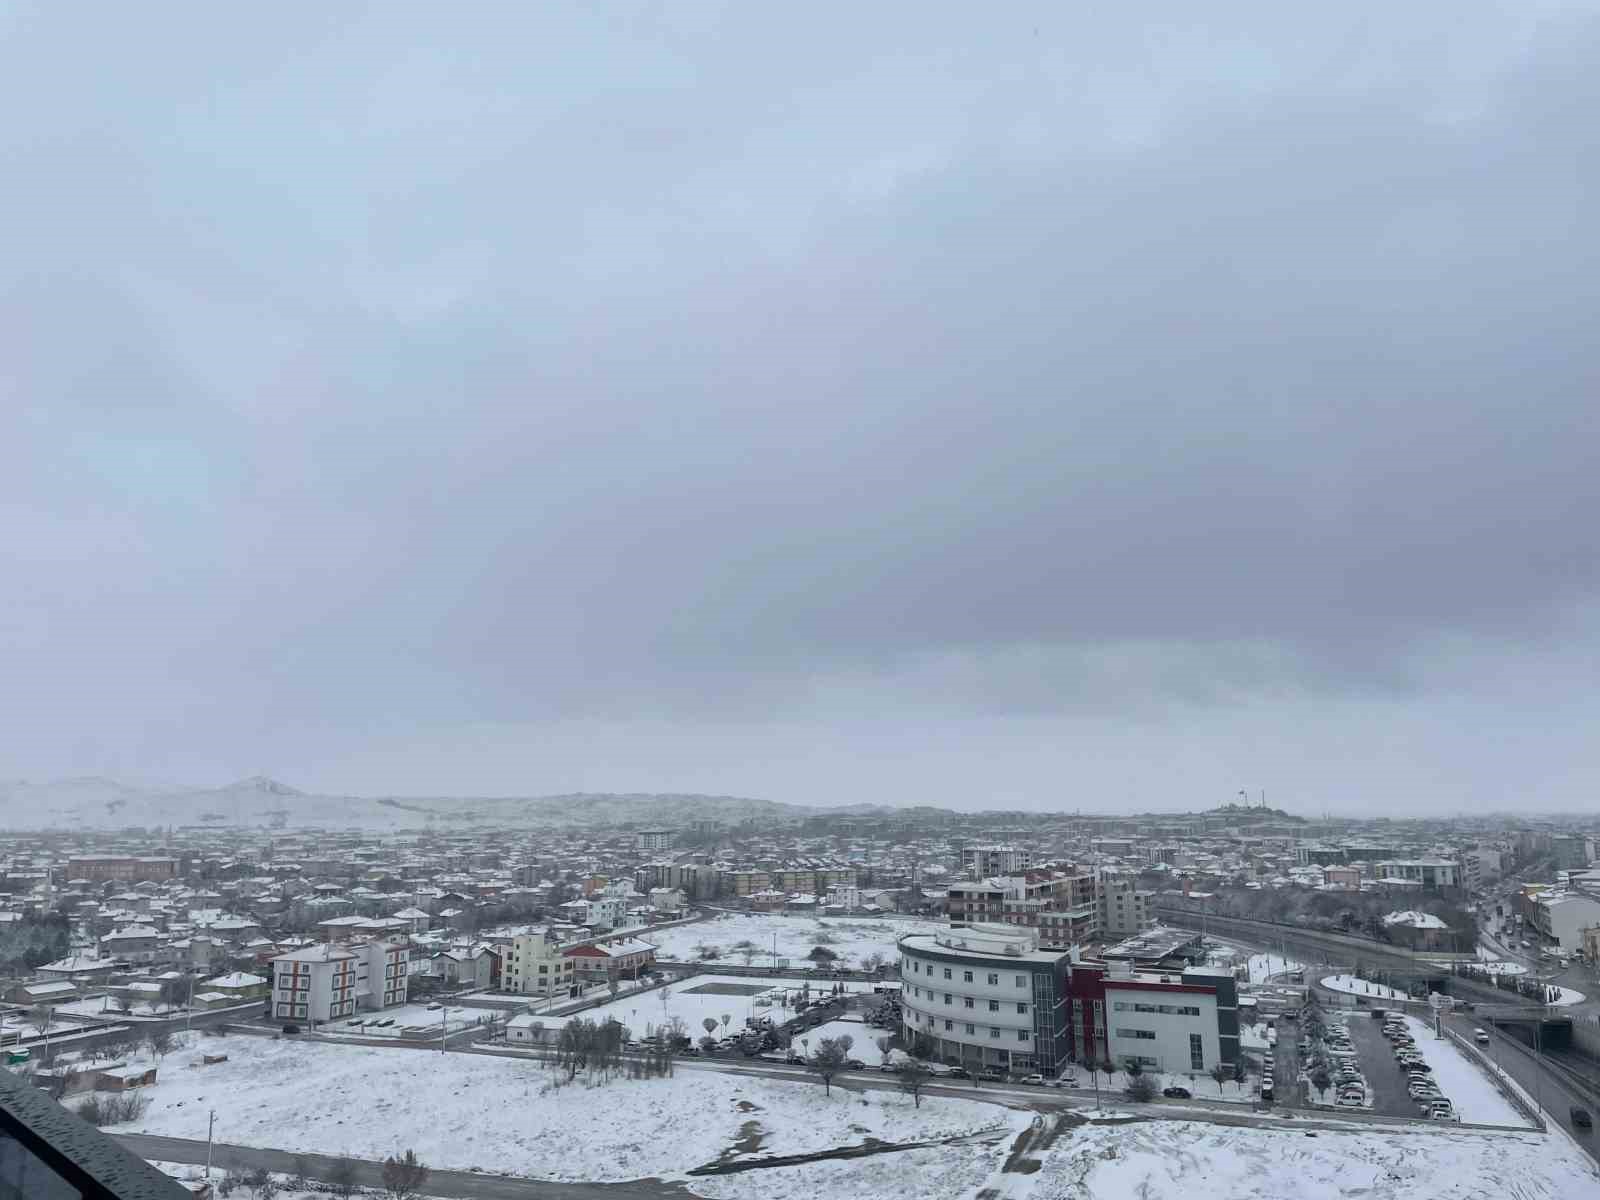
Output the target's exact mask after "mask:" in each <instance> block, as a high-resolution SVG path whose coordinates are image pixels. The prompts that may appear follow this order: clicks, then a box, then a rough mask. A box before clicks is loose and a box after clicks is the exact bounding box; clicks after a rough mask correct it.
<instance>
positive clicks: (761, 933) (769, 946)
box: [638, 913, 946, 967]
mask: <svg viewBox="0 0 1600 1200" xmlns="http://www.w3.org/2000/svg"><path fill="white" fill-rule="evenodd" d="M945 928H946V926H945V925H944V924H943V923H942V922H939V921H920V920H915V919H913V918H909V917H905V918H900V917H897V918H887V917H791V916H784V915H779V914H768V913H729V914H727V915H724V916H720V917H715V918H713V919H712V920H709V921H699V922H697V923H695V924H693V925H680V926H677V927H675V928H670V929H646V930H640V931H639V933H638V936H639V937H641V938H643V939H644V940H645V941H647V942H650V943H651V944H652V945H654V946H655V947H656V957H657V958H659V959H663V960H665V961H667V962H700V961H706V962H728V963H743V964H745V965H748V966H755V967H764V966H771V965H772V957H773V937H774V935H776V937H777V956H778V957H779V958H787V959H788V960H789V965H790V966H791V967H793V966H805V965H809V963H808V960H807V958H806V956H807V955H808V954H810V953H811V951H812V950H813V949H814V948H815V947H816V946H818V945H824V946H826V947H827V949H829V950H831V951H833V953H835V954H837V955H838V956H839V960H840V964H841V965H847V966H851V967H859V966H860V965H861V962H862V960H863V959H864V958H866V957H867V956H869V955H872V954H881V955H883V956H884V958H885V959H887V960H888V961H890V962H894V961H895V959H896V955H897V951H896V949H895V939H896V938H899V937H903V936H905V935H906V934H908V933H933V932H936V931H938V930H942V929H945ZM741 942H749V943H751V945H752V946H754V947H755V950H754V952H753V953H752V955H751V956H750V957H749V958H748V959H747V958H746V957H745V952H744V951H742V950H735V949H734V947H735V946H736V945H738V944H739V943H741ZM702 946H704V947H706V948H707V949H708V950H712V951H715V953H713V954H711V955H710V957H707V958H704V959H702V954H701V951H700V949H699V947H702Z"/></svg>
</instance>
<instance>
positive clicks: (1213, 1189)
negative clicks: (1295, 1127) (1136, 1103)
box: [1010, 1121, 1600, 1200]
mask: <svg viewBox="0 0 1600 1200" xmlns="http://www.w3.org/2000/svg"><path fill="white" fill-rule="evenodd" d="M1033 1180H1034V1182H1033V1186H1032V1187H1031V1188H1030V1189H1027V1190H1026V1191H1014V1192H1012V1193H1010V1194H1011V1195H1014V1196H1015V1195H1027V1196H1029V1197H1031V1198H1032V1200H1081V1198H1083V1197H1090V1196H1092V1197H1094V1200H1134V1198H1136V1197H1137V1198H1138V1200H1192V1198H1193V1197H1195V1196H1227V1197H1228V1198H1229V1200H1283V1198H1284V1197H1285V1196H1293V1197H1295V1200H1347V1198H1348V1197H1351V1196H1358V1195H1359V1196H1366V1197H1368V1198H1369V1200H1481V1198H1482V1197H1484V1196H1507V1197H1509V1196H1515V1197H1516V1198H1517V1200H1570V1197H1573V1196H1583V1195H1593V1194H1595V1191H1596V1188H1597V1187H1600V1173H1597V1172H1596V1170H1595V1167H1594V1165H1593V1164H1592V1163H1590V1162H1589V1161H1587V1160H1586V1159H1585V1158H1584V1156H1583V1155H1582V1153H1581V1152H1580V1151H1578V1150H1577V1148H1576V1147H1574V1146H1573V1145H1572V1144H1571V1143H1570V1142H1568V1141H1566V1140H1565V1139H1555V1138H1549V1137H1546V1136H1543V1135H1540V1134H1535V1133H1527V1134H1507V1133H1496V1134H1474V1133H1468V1132H1466V1131H1456V1130H1445V1129H1438V1130H1434V1129H1429V1130H1425V1131H1419V1132H1417V1133H1414V1134H1408V1135H1403V1134H1396V1133H1395V1132H1394V1131H1393V1130H1388V1129H1385V1130H1381V1131H1373V1132H1370V1133H1343V1132H1329V1131H1325V1130H1323V1131H1318V1132H1317V1134H1316V1136H1315V1137H1308V1136H1306V1134H1305V1133H1303V1132H1300V1131H1289V1130H1284V1131H1282V1132H1280V1131H1278V1130H1269V1129H1237V1128H1229V1127H1226V1126H1219V1125H1203V1124H1199V1123H1191V1122H1183V1121H1150V1122H1143V1123H1139V1124H1133V1125H1122V1126H1114V1127H1107V1126H1089V1127H1085V1128H1083V1129H1080V1130H1077V1131H1075V1132H1074V1133H1073V1134H1072V1135H1070V1136H1068V1137H1063V1138H1062V1139H1061V1141H1059V1142H1058V1143H1057V1144H1056V1146H1055V1148H1054V1150H1052V1151H1051V1152H1050V1153H1049V1154H1048V1155H1047V1156H1046V1158H1045V1161H1044V1166H1043V1169H1042V1170H1041V1171H1040V1172H1039V1173H1038V1175H1036V1176H1034V1177H1033Z"/></svg>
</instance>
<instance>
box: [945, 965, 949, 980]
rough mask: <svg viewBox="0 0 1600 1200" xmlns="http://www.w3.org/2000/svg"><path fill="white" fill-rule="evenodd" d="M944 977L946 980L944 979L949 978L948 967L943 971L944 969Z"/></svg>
mask: <svg viewBox="0 0 1600 1200" xmlns="http://www.w3.org/2000/svg"><path fill="white" fill-rule="evenodd" d="M944 977H945V978H946V979H949V978H950V968H949V967H946V968H945V969H944Z"/></svg>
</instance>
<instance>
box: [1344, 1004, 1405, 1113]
mask: <svg viewBox="0 0 1600 1200" xmlns="http://www.w3.org/2000/svg"><path fill="white" fill-rule="evenodd" d="M1347 1028H1348V1029H1349V1030H1350V1040H1351V1041H1352V1042H1353V1043H1354V1044H1355V1048H1356V1053H1357V1054H1358V1055H1360V1056H1361V1073H1362V1074H1363V1075H1365V1076H1366V1077H1367V1090H1368V1091H1369V1092H1370V1093H1371V1095H1372V1111H1373V1112H1375V1113H1377V1114H1378V1115H1379V1116H1384V1117H1418V1116H1421V1113H1420V1112H1419V1111H1418V1109H1417V1102H1416V1101H1415V1100H1413V1099H1412V1098H1411V1095H1410V1093H1408V1092H1407V1091H1406V1076H1405V1072H1404V1071H1402V1070H1401V1069H1400V1067H1399V1064H1397V1063H1396V1062H1395V1060H1394V1047H1393V1046H1392V1045H1391V1044H1390V1042H1389V1039H1388V1038H1386V1037H1384V1036H1383V1022H1382V1021H1379V1020H1373V1019H1372V1018H1371V1017H1369V1016H1367V1015H1366V1014H1365V1013H1363V1014H1361V1015H1359V1016H1352V1017H1351V1018H1350V1021H1349V1024H1348V1025H1347Z"/></svg>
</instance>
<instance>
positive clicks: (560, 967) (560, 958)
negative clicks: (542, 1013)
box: [501, 930, 576, 997]
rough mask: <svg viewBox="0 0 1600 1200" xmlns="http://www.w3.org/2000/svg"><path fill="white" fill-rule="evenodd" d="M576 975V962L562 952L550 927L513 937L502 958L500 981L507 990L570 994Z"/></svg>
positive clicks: (523, 993)
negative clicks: (509, 947)
mask: <svg viewBox="0 0 1600 1200" xmlns="http://www.w3.org/2000/svg"><path fill="white" fill-rule="evenodd" d="M575 978H576V963H575V962H574V960H573V959H571V958H569V957H567V956H566V955H565V954H563V953H562V950H561V942H560V939H558V938H557V937H556V936H555V934H553V933H551V932H550V931H549V930H540V931H538V932H537V933H524V934H519V935H518V936H516V937H514V938H512V939H511V949H510V952H509V953H508V954H506V955H505V956H503V958H502V966H501V980H502V985H503V986H504V988H505V990H506V991H508V992H516V993H518V994H519V995H523V996H545V997H550V996H570V995H572V994H573V992H574V990H575V989H574V982H575Z"/></svg>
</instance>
